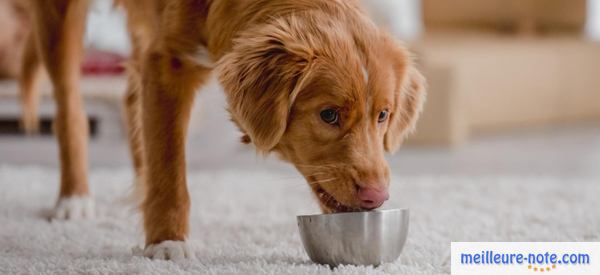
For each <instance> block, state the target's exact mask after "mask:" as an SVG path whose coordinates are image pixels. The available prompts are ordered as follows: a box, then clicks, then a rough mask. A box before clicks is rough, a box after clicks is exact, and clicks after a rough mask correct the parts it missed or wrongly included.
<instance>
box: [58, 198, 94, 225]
mask: <svg viewBox="0 0 600 275" xmlns="http://www.w3.org/2000/svg"><path fill="white" fill-rule="evenodd" d="M94 211H95V210H94V200H93V199H92V198H91V197H89V196H84V197H77V196H75V197H69V198H60V199H59V200H58V203H56V206H55V207H54V213H52V218H53V219H59V220H86V219H93V218H94V217H95V216H96V215H95V212H94Z"/></svg>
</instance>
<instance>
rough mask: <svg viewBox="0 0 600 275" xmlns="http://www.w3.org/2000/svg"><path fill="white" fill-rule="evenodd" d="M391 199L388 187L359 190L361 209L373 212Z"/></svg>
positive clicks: (362, 188)
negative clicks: (372, 210)
mask: <svg viewBox="0 0 600 275" xmlns="http://www.w3.org/2000/svg"><path fill="white" fill-rule="evenodd" d="M389 198H390V194H389V193H388V189H387V188H386V187H381V188H374V187H361V188H359V190H358V199H359V200H360V207H362V208H364V209H368V210H371V209H375V208H377V207H380V206H381V205H382V204H383V203H384V202H385V201H387V200H388V199H389Z"/></svg>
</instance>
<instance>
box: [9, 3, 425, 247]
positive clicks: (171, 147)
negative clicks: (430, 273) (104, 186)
mask: <svg viewBox="0 0 600 275" xmlns="http://www.w3.org/2000/svg"><path fill="white" fill-rule="evenodd" d="M32 3H33V5H32V10H33V11H34V22H35V24H34V25H35V28H34V32H35V35H34V36H33V39H31V41H30V44H31V45H34V46H32V47H29V49H34V50H31V51H28V53H29V54H26V56H27V57H26V58H25V60H26V62H25V66H24V73H23V75H22V79H23V80H22V81H21V83H23V84H24V85H23V95H24V99H25V100H24V102H25V103H27V102H30V100H28V98H29V96H28V95H31V94H33V93H34V91H33V89H32V88H31V87H32V86H34V85H32V83H35V77H33V76H35V74H36V73H35V72H37V68H38V64H39V63H40V62H39V61H38V60H40V59H41V61H42V63H44V64H45V65H46V68H47V69H48V71H49V75H50V78H51V80H52V83H53V84H54V90H55V92H54V93H55V98H56V101H57V105H58V109H57V110H58V111H57V116H56V125H55V127H56V133H57V136H58V139H59V145H60V156H61V164H62V165H61V168H62V170H61V172H62V181H61V192H60V198H59V203H58V206H57V209H58V211H57V216H58V217H63V218H72V217H76V216H82V215H83V216H85V215H87V214H90V213H91V211H92V210H91V204H89V199H88V198H89V191H88V186H87V178H86V171H87V165H86V143H87V128H86V127H87V126H86V123H85V121H86V119H85V114H84V111H83V108H82V104H81V97H80V95H79V91H78V89H79V88H78V85H77V82H78V79H79V74H80V73H79V63H80V60H81V54H80V52H81V51H80V50H81V36H82V34H83V25H84V21H85V14H86V9H87V1H86V0H54V1H32ZM120 3H121V4H122V5H123V6H124V7H125V8H126V10H127V13H128V16H129V18H128V20H129V31H130V33H131V39H132V42H133V45H134V47H133V48H134V52H133V56H132V58H131V62H130V64H129V75H130V78H129V88H128V91H127V97H126V106H127V110H128V111H127V114H128V121H129V124H130V131H129V133H130V144H131V151H132V154H133V159H134V163H135V167H136V173H137V176H138V181H140V182H142V186H143V193H144V199H143V202H142V204H141V209H142V211H143V216H144V227H145V232H146V245H147V246H146V250H145V254H146V255H147V256H149V257H153V258H170V259H177V258H183V257H192V256H193V254H192V253H189V252H188V250H187V248H186V246H185V243H184V241H185V240H186V238H187V234H188V213H189V208H190V201H189V196H188V192H187V185H186V178H185V177H186V171H185V170H186V167H185V148H184V144H185V137H186V129H187V124H188V121H189V116H190V109H191V107H192V102H193V99H194V95H195V91H196V90H197V89H199V88H200V87H201V86H202V84H204V83H205V82H206V80H207V78H208V77H209V74H210V73H211V71H216V73H217V74H218V78H219V80H220V82H221V84H222V85H223V87H224V88H225V91H226V95H227V99H228V103H229V112H230V113H231V117H232V120H233V121H234V122H235V123H236V124H237V125H238V126H239V128H240V130H241V131H242V132H243V133H244V138H243V139H242V140H243V141H245V142H248V143H249V142H251V143H253V144H254V145H255V146H256V148H257V150H258V151H259V152H261V153H270V152H274V153H276V154H277V155H279V156H280V157H281V158H282V159H283V160H285V161H288V162H290V163H292V164H293V165H294V166H295V167H296V168H297V169H298V170H299V171H300V173H302V175H303V176H304V177H305V178H306V180H307V182H308V184H309V185H310V187H311V188H312V190H313V191H314V194H315V195H316V197H317V198H318V200H319V203H320V205H321V208H322V209H323V211H324V212H327V213H331V212H343V211H357V210H363V209H373V208H377V207H379V206H381V204H382V203H383V202H384V201H385V200H386V199H387V198H388V193H387V188H388V184H389V168H388V166H387V163H386V161H385V159H384V153H385V151H388V152H393V151H395V150H396V149H397V148H398V147H399V145H400V144H401V142H402V139H403V137H404V136H405V135H406V134H407V132H409V131H410V130H411V129H412V128H413V126H414V124H415V121H416V120H417V117H418V114H419V112H420V110H421V106H422V104H423V100H424V95H425V91H424V79H423V77H422V76H421V74H420V73H419V72H418V71H417V70H416V69H415V67H414V66H413V63H412V61H411V58H410V55H409V54H408V52H407V51H406V50H405V49H404V48H402V47H401V46H399V45H398V44H397V43H396V42H395V41H394V40H393V39H392V38H391V37H390V36H389V35H388V34H387V33H385V32H383V31H381V30H379V29H378V28H377V27H376V26H375V25H374V24H373V23H372V22H371V20H370V19H369V18H368V17H367V16H366V15H365V13H364V12H363V11H362V10H361V9H360V8H359V7H358V4H357V3H356V2H355V1H349V0H164V1H158V0H156V1H149V0H120ZM35 49H39V55H37V54H36V51H35ZM36 56H39V57H40V58H37V57H36ZM25 120H26V121H27V116H25ZM86 203H87V204H86ZM82 205H84V207H83V208H81V206H82Z"/></svg>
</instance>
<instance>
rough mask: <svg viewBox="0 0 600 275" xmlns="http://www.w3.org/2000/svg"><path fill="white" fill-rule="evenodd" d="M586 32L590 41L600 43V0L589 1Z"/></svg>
mask: <svg viewBox="0 0 600 275" xmlns="http://www.w3.org/2000/svg"><path fill="white" fill-rule="evenodd" d="M585 32H586V34H587V36H588V37H589V38H590V39H592V40H595V41H600V0H588V7H587V22H586V26H585Z"/></svg>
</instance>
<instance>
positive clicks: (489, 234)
mask: <svg viewBox="0 0 600 275" xmlns="http://www.w3.org/2000/svg"><path fill="white" fill-rule="evenodd" d="M57 179H58V174H57V172H56V171H55V170H50V169H42V168H17V167H0V274H42V273H45V274H79V273H84V274H117V273H118V274H440V273H442V274H444V273H449V272H450V266H449V265H450V242H451V241H598V240H600V214H598V209H600V200H599V199H598V196H599V195H600V185H598V183H597V181H592V180H588V181H586V180H554V179H548V178H528V179H523V178H444V177H439V178H438V177H435V178H434V177H413V178H403V177H401V176H396V177H394V180H393V184H392V189H391V197H392V199H391V200H390V201H389V203H387V204H386V206H385V207H386V208H395V207H410V209H411V220H410V222H411V225H410V233H409V236H408V240H407V243H406V246H405V247H404V252H403V254H402V256H401V257H400V259H399V260H397V261H396V262H394V263H390V264H385V265H382V266H379V267H371V266H367V267H357V266H340V267H337V268H335V269H330V268H329V267H328V266H322V265H317V264H314V263H312V262H311V261H310V260H309V259H308V256H307V255H306V254H305V252H304V250H303V248H302V244H301V242H300V239H299V236H298V231H297V228H296V221H295V216H296V215H298V214H312V213H316V212H317V211H318V209H317V206H316V203H314V202H313V201H312V199H311V196H310V194H309V190H308V187H307V186H306V185H305V183H304V182H303V180H302V179H301V178H299V177H298V176H296V175H292V174H291V173H283V172H279V173H276V172H271V171H238V170H226V171H202V172H201V171H195V172H191V173H190V175H189V178H188V179H189V182H190V193H191V196H192V201H193V205H192V208H193V210H192V214H191V226H192V229H191V236H190V245H191V246H192V247H193V248H194V250H195V253H196V257H197V260H195V261H186V262H179V263H174V262H170V261H158V260H155V261H153V260H149V259H147V258H144V257H140V256H135V255H134V254H133V253H132V249H133V248H135V247H138V246H139V245H140V244H141V243H142V240H143V234H142V231H141V229H140V222H139V217H138V215H137V214H135V211H133V210H131V207H130V206H127V205H125V204H124V203H122V200H123V196H124V194H126V192H128V190H129V188H130V184H129V182H131V173H130V172H129V170H126V169H123V170H94V171H93V172H91V175H90V182H91V187H92V190H93V193H94V197H95V199H96V205H97V212H98V217H97V218H96V219H95V220H92V221H75V222H61V221H49V220H48V219H47V217H48V212H49V209H50V208H51V207H52V206H53V203H54V201H55V196H56V192H57V184H58V183H57Z"/></svg>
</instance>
